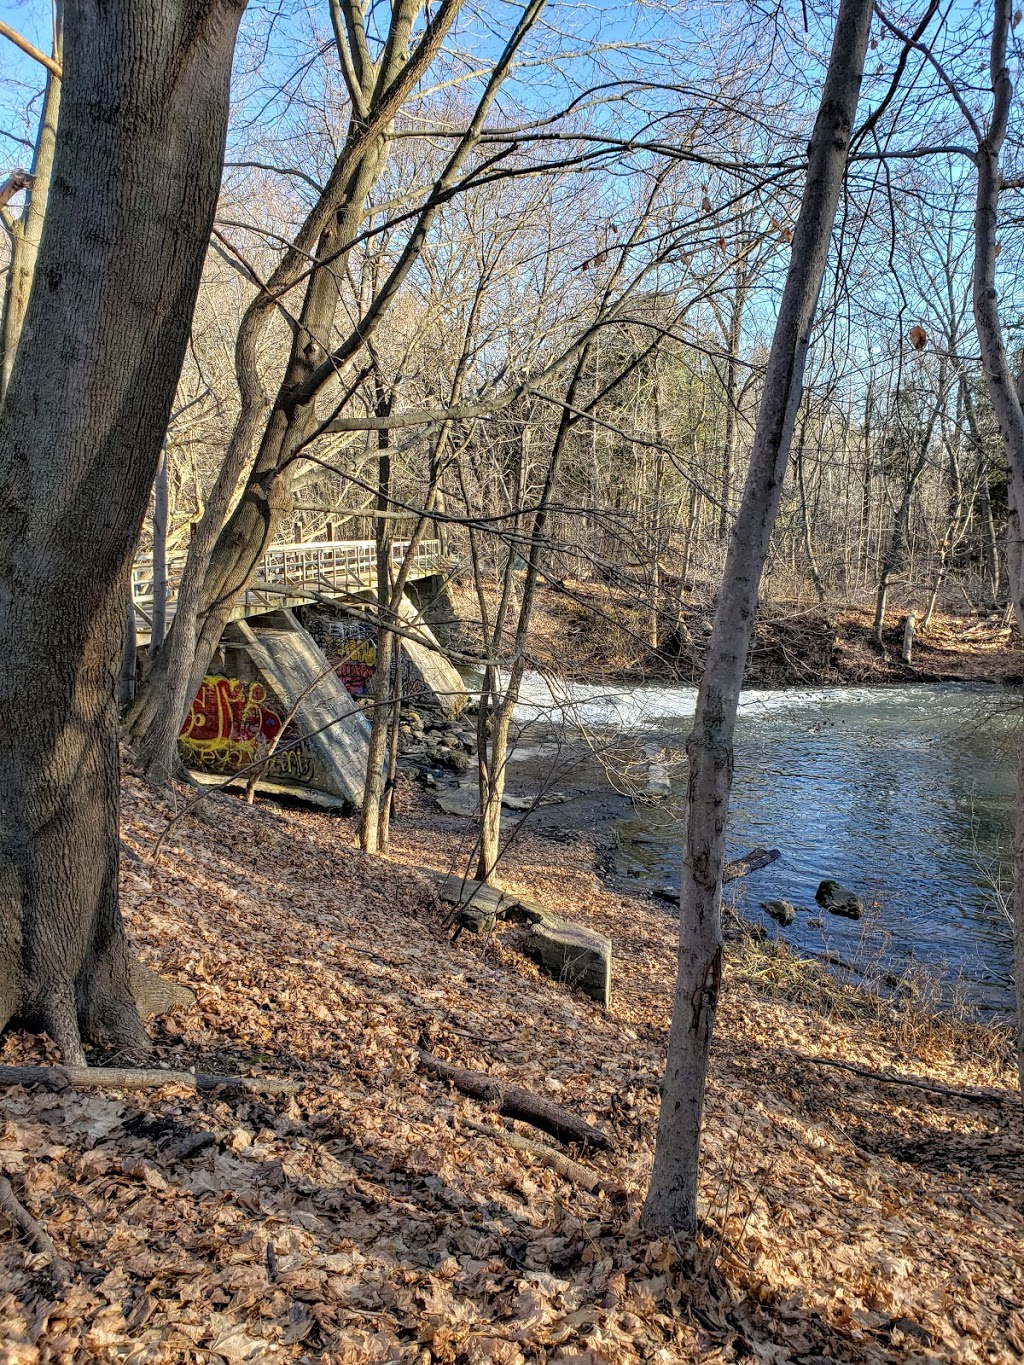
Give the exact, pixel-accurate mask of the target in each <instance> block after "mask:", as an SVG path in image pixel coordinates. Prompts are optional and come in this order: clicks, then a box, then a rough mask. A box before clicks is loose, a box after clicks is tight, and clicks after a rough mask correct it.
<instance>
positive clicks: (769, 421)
mask: <svg viewBox="0 0 1024 1365" xmlns="http://www.w3.org/2000/svg"><path fill="white" fill-rule="evenodd" d="M871 14H872V2H871V0H842V3H841V4H840V7H839V15H838V18H837V20H836V28H835V33H834V35H833V40H832V55H831V58H830V61H829V66H828V71H827V74H826V77H825V83H824V88H823V90H822V98H821V104H820V107H819V109H818V115H817V118H816V120H815V125H814V130H813V133H812V135H811V141H810V145H809V148H808V165H807V177H806V183H805V186H804V192H803V197H802V202H801V206H800V214H799V217H798V219H797V222H796V227H795V230H794V234H793V251H792V260H791V262H790V267H789V273H788V276H787V279H786V285H785V290H784V293H783V296H782V302H781V304H780V308H779V315H778V320H777V322H776V327H775V334H774V337H773V340H772V346H771V351H770V354H769V357H768V366H767V371H766V375H765V385H764V395H763V397H762V400H761V406H760V410H759V412H758V418H757V425H756V428H755V431H754V440H753V447H752V450H751V454H750V464H749V469H748V473H747V481H746V485H745V487H744V490H743V496H742V499H741V502H740V508H739V512H738V515H737V518H736V523H735V526H734V528H733V534H732V539H731V542H730V545H729V553H728V558H727V561H726V569H725V574H724V576H723V580H722V584H721V588H720V591H719V597H718V607H717V610H716V613H715V620H714V626H713V628H712V634H711V638H710V641H709V644H708V656H707V663H706V665H705V668H704V674H703V678H702V680H701V686H700V691H699V693H698V697H697V707H696V714H695V716H694V724H693V730H692V732H691V734H690V738H689V741H688V744H687V754H688V758H689V781H688V793H687V796H688V805H687V824H686V843H685V853H684V857H683V869H682V882H681V889H680V897H679V969H678V979H677V983H676V990H675V998H674V1003H673V1010H672V1026H671V1030H670V1034H669V1044H668V1058H667V1062H666V1068H665V1078H664V1082H663V1087H662V1100H661V1115H660V1119H659V1123H658V1137H657V1143H656V1146H655V1154H654V1169H653V1171H652V1174H651V1184H650V1188H649V1190H648V1194H647V1199H646V1202H645V1204H644V1210H643V1222H644V1225H645V1226H646V1227H647V1228H649V1229H651V1230H654V1231H658V1232H677V1233H682V1234H684V1235H690V1234H692V1233H693V1232H694V1231H695V1230H696V1226H697V1175H698V1160H699V1152H700V1132H701V1121H702V1115H703V1107H704V1088H705V1078H706V1075H707V1064H708V1052H709V1048H710V1044H711V1034H712V1030H713V1027H714V1020H715V1011H716V1009H717V1005H718V995H719V990H720V987H721V976H722V923H721V896H722V865H723V861H724V853H725V825H726V819H727V816H728V811H729V796H730V791H731V787H732V773H733V735H734V731H735V724H736V711H737V705H738V702H739V692H740V686H741V684H742V681H743V672H744V668H745V665H746V659H747V651H748V649H749V647H750V640H751V635H752V631H753V625H754V612H755V609H756V606H757V596H758V585H759V582H760V578H761V573H762V570H763V568H764V564H765V559H766V557H767V554H768V546H769V541H770V537H771V531H772V525H773V523H774V521H775V517H776V514H777V512H778V508H779V503H780V500H781V496H782V485H783V479H784V476H785V472H786V465H787V462H788V458H789V445H790V441H791V439H792V434H793V425H794V422H795V420H796V415H797V410H798V407H799V404H800V400H801V396H802V392H803V372H804V365H805V362H806V355H807V348H808V343H809V339H810V332H811V327H812V324H813V320H814V314H815V309H816V306H817V301H818V293H819V290H820V288H821V281H822V277H823V275H824V271H825V264H826V261H827V258H828V251H829V245H830V241H831V235H832V226H833V222H834V219H835V213H836V208H837V206H838V203H839V196H840V192H841V190H842V186H843V178H844V175H845V171H846V159H847V153H848V150H849V146H850V138H851V135H852V132H853V121H854V116H855V114H856V109H857V100H858V96H859V93H860V85H861V79H862V76H863V70H864V58H865V55H866V52H867V44H868V31H869V27H870V23H871Z"/></svg>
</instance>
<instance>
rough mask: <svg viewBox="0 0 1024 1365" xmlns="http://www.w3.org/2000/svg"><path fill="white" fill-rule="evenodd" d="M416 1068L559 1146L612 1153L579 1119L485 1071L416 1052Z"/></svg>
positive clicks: (605, 1137) (606, 1142) (602, 1136)
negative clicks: (566, 1144)
mask: <svg viewBox="0 0 1024 1365" xmlns="http://www.w3.org/2000/svg"><path fill="white" fill-rule="evenodd" d="M419 1059H420V1065H421V1066H422V1067H423V1069H424V1070H425V1071H430V1072H432V1073H433V1074H434V1075H435V1076H437V1077H438V1078H439V1079H440V1080H442V1081H450V1082H451V1084H452V1085H454V1087H455V1089H456V1090H458V1091H459V1092H460V1093H461V1094H463V1095H468V1096H469V1097H470V1098H471V1099H474V1100H484V1101H485V1102H487V1103H489V1104H491V1105H493V1106H494V1109H495V1111H496V1112H497V1113H499V1114H503V1115H504V1116H505V1118H509V1119H519V1120H520V1121H521V1122H522V1123H528V1124H530V1125H531V1127H533V1128H540V1129H541V1131H542V1132H545V1133H550V1134H551V1136H552V1137H556V1138H557V1139H558V1140H559V1142H577V1143H579V1144H580V1146H581V1147H599V1148H604V1149H605V1150H610V1149H612V1148H613V1147H614V1146H615V1144H614V1142H613V1141H612V1139H611V1138H610V1137H609V1136H608V1134H607V1133H604V1132H602V1131H601V1129H600V1128H595V1127H594V1126H593V1124H590V1123H585V1122H584V1120H583V1119H581V1118H577V1116H576V1115H575V1114H571V1113H570V1112H569V1110H568V1109H563V1108H562V1106H561V1105H560V1104H554V1103H552V1101H551V1100H546V1099H542V1098H541V1096H540V1095H535V1094H534V1093H533V1092H532V1091H531V1090H524V1089H523V1087H522V1086H519V1085H510V1084H509V1082H508V1081H501V1080H498V1078H497V1077H496V1076H490V1075H488V1073H487V1072H486V1071H470V1070H468V1069H467V1068H466V1067H462V1066H452V1065H451V1064H450V1063H449V1062H442V1061H441V1059H440V1057H435V1056H434V1055H433V1053H431V1052H427V1051H425V1050H424V1049H423V1048H420V1049H419Z"/></svg>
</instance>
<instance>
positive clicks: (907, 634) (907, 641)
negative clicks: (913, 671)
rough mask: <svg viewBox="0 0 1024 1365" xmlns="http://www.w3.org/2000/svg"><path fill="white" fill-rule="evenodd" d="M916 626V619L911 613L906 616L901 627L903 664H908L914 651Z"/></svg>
mask: <svg viewBox="0 0 1024 1365" xmlns="http://www.w3.org/2000/svg"><path fill="white" fill-rule="evenodd" d="M916 624H917V617H916V616H915V615H914V613H913V612H910V614H909V615H908V616H907V621H906V625H905V626H904V627H903V662H904V663H905V664H909V663H910V656H911V654H912V653H913V651H914V626H915V625H916Z"/></svg>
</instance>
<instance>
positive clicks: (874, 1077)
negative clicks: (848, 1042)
mask: <svg viewBox="0 0 1024 1365" xmlns="http://www.w3.org/2000/svg"><path fill="white" fill-rule="evenodd" d="M789 1055H790V1056H791V1057H793V1058H795V1059H796V1060H797V1061H799V1062H808V1063H809V1064H810V1065H811V1066H833V1067H835V1068H836V1069H837V1070H839V1071H852V1072H853V1074H854V1075H855V1076H863V1077H865V1078H866V1079H867V1080H869V1081H881V1082H882V1083H883V1084H885V1085H909V1086H911V1087H912V1088H913V1089H914V1090H927V1091H930V1092H931V1093H933V1094H936V1095H949V1096H950V1097H951V1098H952V1099H955V1100H972V1101H973V1102H974V1103H975V1104H1012V1105H1015V1106H1016V1105H1019V1104H1020V1103H1021V1097H1020V1095H1015V1094H1014V1093H1013V1092H1012V1091H1011V1090H985V1089H982V1088H981V1087H980V1086H979V1087H978V1088H977V1089H976V1090H958V1089H956V1088H955V1087H954V1086H951V1085H940V1084H939V1082H938V1081H924V1080H922V1079H921V1078H920V1077H919V1076H897V1075H894V1074H893V1073H892V1072H891V1071H889V1072H886V1071H872V1070H871V1068H870V1067H867V1066H859V1065H858V1064H857V1063H856V1062H840V1061H837V1060H836V1058H834V1057H809V1056H808V1055H807V1054H806V1053H805V1052H790V1054H789Z"/></svg>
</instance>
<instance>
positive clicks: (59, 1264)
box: [0, 1175, 74, 1285]
mask: <svg viewBox="0 0 1024 1365" xmlns="http://www.w3.org/2000/svg"><path fill="white" fill-rule="evenodd" d="M0 1213H2V1214H3V1215H4V1217H5V1218H7V1219H9V1221H10V1222H11V1223H13V1224H14V1226H15V1227H16V1228H17V1230H18V1231H19V1232H20V1233H21V1235H22V1237H24V1239H25V1241H26V1242H27V1243H28V1244H29V1246H30V1247H31V1248H32V1250H33V1251H38V1252H39V1253H40V1255H42V1256H45V1257H46V1258H47V1262H48V1265H47V1270H48V1271H49V1272H50V1274H51V1275H52V1277H53V1279H54V1281H56V1282H57V1283H58V1284H61V1285H66V1284H68V1283H70V1281H71V1278H72V1275H73V1274H74V1270H73V1267H72V1266H71V1264H70V1263H69V1262H68V1261H65V1260H64V1258H63V1257H62V1256H61V1255H60V1254H59V1253H58V1251H57V1248H56V1247H55V1246H54V1245H53V1242H52V1240H51V1238H50V1234H49V1233H48V1232H47V1231H46V1229H45V1228H44V1227H43V1226H42V1224H41V1223H38V1222H36V1220H35V1219H34V1218H33V1217H32V1215H31V1214H30V1213H29V1211H28V1209H27V1208H26V1207H25V1205H24V1204H23V1203H22V1202H21V1200H20V1199H19V1198H18V1196H17V1195H16V1194H15V1193H14V1191H13V1190H12V1189H11V1182H10V1181H9V1180H8V1179H7V1178H6V1176H2V1175H0Z"/></svg>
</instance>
